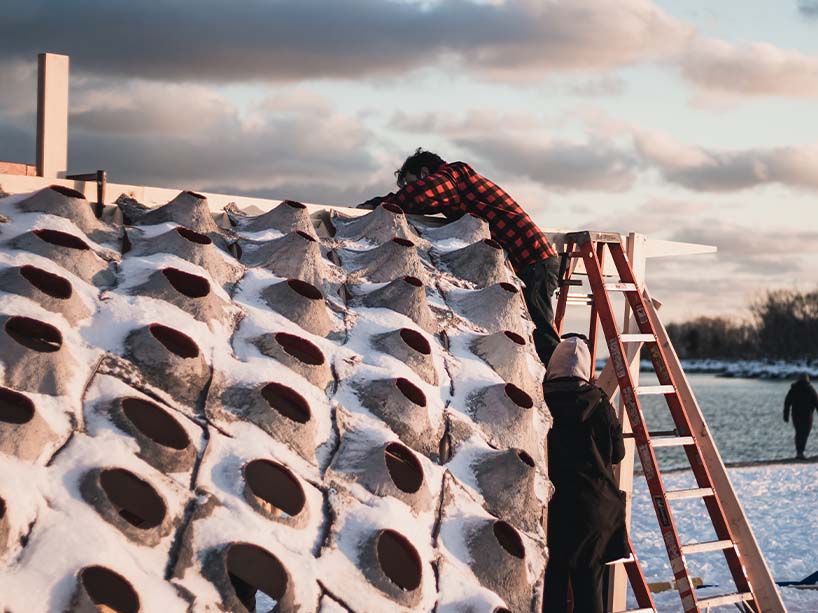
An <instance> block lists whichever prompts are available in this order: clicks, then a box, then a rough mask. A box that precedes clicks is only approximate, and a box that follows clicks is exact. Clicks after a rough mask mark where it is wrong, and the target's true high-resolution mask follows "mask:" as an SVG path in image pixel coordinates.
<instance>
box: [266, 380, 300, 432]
mask: <svg viewBox="0 0 818 613" xmlns="http://www.w3.org/2000/svg"><path fill="white" fill-rule="evenodd" d="M261 395H262V396H263V397H264V400H266V401H267V404H269V405H270V408H272V409H275V410H276V411H278V412H279V413H281V414H282V415H283V416H284V417H286V418H287V419H291V420H293V421H295V422H298V423H299V424H305V423H307V422H308V421H309V420H310V418H311V417H312V414H311V412H310V405H309V404H307V401H306V400H304V397H303V396H302V395H301V394H299V393H298V392H296V391H295V390H294V389H292V388H290V387H287V386H286V385H281V384H280V383H268V384H267V385H265V386H264V387H263V388H262V389H261Z"/></svg>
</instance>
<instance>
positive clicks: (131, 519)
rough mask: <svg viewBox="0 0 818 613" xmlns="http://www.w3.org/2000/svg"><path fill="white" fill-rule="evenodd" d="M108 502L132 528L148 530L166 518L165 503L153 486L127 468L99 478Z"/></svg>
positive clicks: (109, 470) (116, 469)
mask: <svg viewBox="0 0 818 613" xmlns="http://www.w3.org/2000/svg"><path fill="white" fill-rule="evenodd" d="M99 482H100V485H101V486H102V489H103V491H104V492H105V495H106V496H108V500H109V501H110V503H111V504H112V505H113V506H114V508H115V509H116V510H117V512H118V513H119V514H120V516H121V517H122V518H123V519H124V520H126V521H127V522H128V523H129V524H131V525H132V526H135V527H137V528H141V529H142V530H147V529H149V528H155V527H156V526H158V525H159V524H161V523H162V520H163V519H165V512H166V509H165V503H164V501H163V500H162V498H161V496H159V494H157V493H156V490H155V489H153V486H152V485H151V484H150V483H148V482H147V481H143V480H142V479H140V478H139V477H137V476H136V475H135V474H133V473H132V472H130V471H128V470H125V469H124V468H108V469H106V470H103V471H102V473H100V476H99Z"/></svg>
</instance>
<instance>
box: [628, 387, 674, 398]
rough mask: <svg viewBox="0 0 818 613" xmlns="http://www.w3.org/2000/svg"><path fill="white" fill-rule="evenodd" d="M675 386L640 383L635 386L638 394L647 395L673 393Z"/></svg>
mask: <svg viewBox="0 0 818 613" xmlns="http://www.w3.org/2000/svg"><path fill="white" fill-rule="evenodd" d="M675 391H676V388H675V387H673V386H672V385H642V386H640V387H637V388H636V394H637V395H638V396H648V395H650V394H673V393H674V392H675Z"/></svg>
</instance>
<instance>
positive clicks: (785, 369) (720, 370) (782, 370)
mask: <svg viewBox="0 0 818 613" xmlns="http://www.w3.org/2000/svg"><path fill="white" fill-rule="evenodd" d="M641 365H642V368H643V369H645V370H653V363H652V362H651V361H650V360H643V361H642V363H641ZM682 367H683V368H684V370H685V372H687V373H697V372H699V373H717V374H719V375H721V376H723V377H741V378H746V379H756V378H760V379H793V378H795V377H797V376H798V375H800V374H802V373H808V374H809V375H810V376H811V377H818V361H816V360H794V361H785V360H710V359H707V360H706V359H697V360H682Z"/></svg>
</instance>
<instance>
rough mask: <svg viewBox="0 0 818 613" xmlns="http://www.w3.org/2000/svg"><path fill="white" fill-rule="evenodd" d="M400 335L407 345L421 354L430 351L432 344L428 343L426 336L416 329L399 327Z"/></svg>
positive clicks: (427, 353)
mask: <svg viewBox="0 0 818 613" xmlns="http://www.w3.org/2000/svg"><path fill="white" fill-rule="evenodd" d="M400 337H401V338H402V339H403V342H404V343H406V344H407V345H409V346H410V347H411V348H412V349H414V350H415V351H417V352H418V353H422V354H423V355H429V354H431V353H432V346H431V345H430V344H429V341H428V340H426V337H425V336H423V335H422V334H421V333H420V332H418V331H417V330H412V328H401V329H400Z"/></svg>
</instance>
